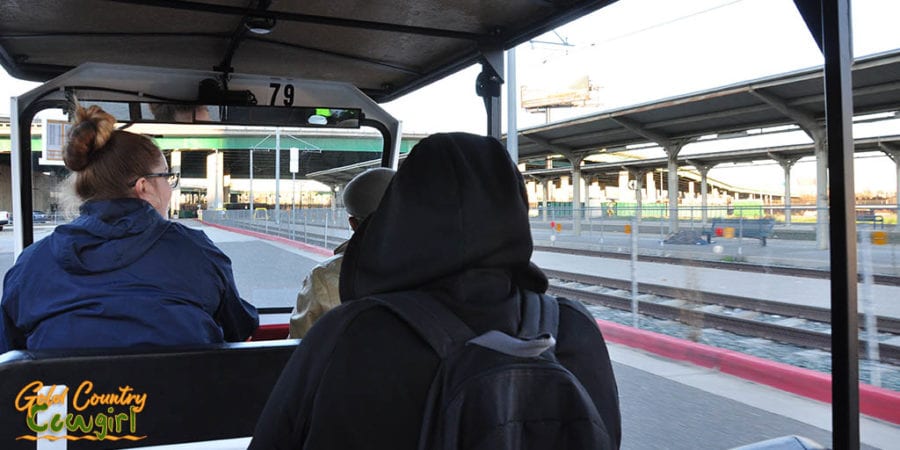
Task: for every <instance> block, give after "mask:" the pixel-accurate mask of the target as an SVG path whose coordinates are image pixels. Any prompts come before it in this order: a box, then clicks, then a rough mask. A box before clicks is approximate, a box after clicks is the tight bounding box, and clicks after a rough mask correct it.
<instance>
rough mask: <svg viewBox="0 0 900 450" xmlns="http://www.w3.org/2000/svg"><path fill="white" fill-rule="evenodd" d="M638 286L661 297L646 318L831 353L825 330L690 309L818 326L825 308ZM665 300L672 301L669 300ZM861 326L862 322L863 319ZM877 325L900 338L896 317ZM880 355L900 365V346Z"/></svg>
mask: <svg viewBox="0 0 900 450" xmlns="http://www.w3.org/2000/svg"><path fill="white" fill-rule="evenodd" d="M545 273H546V274H547V276H549V277H551V278H556V279H559V280H564V281H571V282H576V283H580V284H584V285H588V286H603V287H607V288H611V289H616V290H624V291H626V292H627V291H630V289H631V282H630V281H626V280H614V279H609V278H602V277H593V276H588V275H582V274H574V273H568V272H560V271H554V270H545ZM639 287H640V293H641V294H642V295H646V294H649V295H654V296H657V297H660V298H661V299H660V300H659V302H650V301H642V302H640V303H639V307H638V309H639V312H640V313H642V314H645V315H648V316H652V317H656V318H659V319H665V320H674V321H679V322H682V323H685V324H688V325H691V326H695V327H700V328H717V329H720V330H724V331H729V332H732V333H735V334H740V335H745V336H754V337H761V338H765V339H771V340H775V341H779V342H784V343H787V344H792V345H798V346H801V347H809V348H817V349H820V350H826V351H830V350H831V334H830V333H828V332H825V331H817V330H812V329H805V328H800V327H795V326H788V325H782V324H779V323H773V322H767V321H763V320H755V319H751V318H746V317H741V316H738V315H731V314H726V313H724V312H712V311H704V310H700V309H696V308H691V307H690V304H691V303H693V304H694V305H697V304H700V305H719V306H722V307H724V308H730V309H732V310H737V309H740V310H744V311H755V312H756V313H760V314H772V315H778V316H784V317H799V318H804V319H807V320H811V321H815V322H823V323H828V321H829V319H830V313H829V312H828V310H824V309H822V308H815V307H809V306H803V305H790V304H784V303H777V302H769V301H761V300H756V299H750V298H746V297H738V296H733V295H723V294H717V293H709V292H702V293H698V292H697V291H691V290H688V289H681V288H673V287H670V286H660V285H651V284H644V283H641V284H640V285H639ZM549 292H550V293H552V294H554V295H559V296H563V297H567V298H572V299H577V300H583V301H586V302H588V303H595V304H600V305H603V306H606V307H610V308H615V309H620V310H625V311H630V310H631V296H630V293H629V294H626V295H616V294H613V293H600V292H594V291H590V290H586V289H585V288H576V287H570V286H563V285H561V283H551V285H550V290H549ZM666 299H668V300H669V301H666ZM672 300H675V301H672ZM678 301H684V302H685V303H687V304H686V305H679V304H678V303H679V302H678ZM860 323H863V322H862V321H861V322H860ZM877 323H878V329H879V331H880V332H884V333H891V334H900V321H898V320H896V319H893V318H889V317H879V318H878V321H877ZM864 346H865V343H863V342H860V351H861V353H864V352H865V348H864ZM879 353H880V356H881V360H882V361H883V362H885V363H889V364H894V365H900V347H898V346H894V345H890V344H885V343H881V344H879Z"/></svg>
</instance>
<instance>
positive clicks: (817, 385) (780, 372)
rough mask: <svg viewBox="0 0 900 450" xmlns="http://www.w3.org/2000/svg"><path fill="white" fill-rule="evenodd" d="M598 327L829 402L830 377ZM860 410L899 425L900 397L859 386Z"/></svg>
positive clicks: (676, 356) (611, 335)
mask: <svg viewBox="0 0 900 450" xmlns="http://www.w3.org/2000/svg"><path fill="white" fill-rule="evenodd" d="M597 324H598V325H599V326H600V329H601V330H602V331H603V336H604V337H605V338H606V340H607V341H609V342H613V343H617V344H621V345H625V346H627V347H631V348H637V349H641V350H645V351H648V352H651V353H654V354H656V355H659V356H663V357H665V358H669V359H673V360H677V361H684V362H688V363H691V364H695V365H698V366H701V367H705V368H708V369H716V370H719V371H720V372H722V373H727V374H729V375H733V376H736V377H739V378H743V379H745V380H749V381H753V382H755V383H760V384H764V385H767V386H771V387H773V388H776V389H780V390H783V391H787V392H791V393H794V394H797V395H800V396H803V397H807V398H811V399H813V400H819V401H822V402H827V403H830V402H831V377H830V376H829V375H827V374H824V373H821V372H816V371H814V370H809V369H802V368H799V367H794V366H791V365H788V364H782V363H778V362H773V361H768V360H765V359H762V358H758V357H755V356H750V355H745V354H743V353H739V352H735V351H732V350H726V349H721V348H716V347H712V346H709V345H704V344H698V343H696V342H691V341H687V340H684V339H678V338H674V337H671V336H666V335H662V334H658V333H652V332H649V331H645V330H639V329H635V328H632V327H629V326H625V325H621V324H618V323H615V322H609V321H605V320H597ZM859 408H860V412H862V413H863V414H866V415H869V416H872V417H875V418H878V419H881V420H884V421H887V422H890V423H893V424H895V425H898V424H900V393H897V392H894V391H891V390H888V389H882V388H877V387H874V386H869V385H860V387H859Z"/></svg>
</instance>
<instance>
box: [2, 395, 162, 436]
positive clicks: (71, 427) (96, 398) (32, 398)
mask: <svg viewBox="0 0 900 450" xmlns="http://www.w3.org/2000/svg"><path fill="white" fill-rule="evenodd" d="M69 394H70V388H69V387H68V386H64V385H45V384H44V383H43V382H42V381H32V382H31V383H28V384H27V385H25V387H23V388H22V390H21V391H19V394H18V395H17V396H16V400H15V408H16V410H17V411H20V412H24V413H25V425H26V426H27V427H28V429H29V430H31V431H33V432H34V433H35V434H34V435H30V434H29V435H22V436H18V437H16V440H28V441H37V440H40V439H46V440H49V441H57V440H60V439H65V440H69V441H78V440H89V441H103V440H110V441H118V440H123V439H124V440H129V441H139V440H141V439H144V438H146V437H147V436H138V435H137V428H138V427H137V419H138V415H139V414H140V413H141V411H143V410H144V407H145V406H146V405H147V394H146V393H140V392H136V391H135V390H134V388H132V387H131V386H128V385H125V386H117V387H116V388H115V389H113V390H111V391H109V390H106V391H101V390H100V389H97V388H95V387H94V383H93V382H92V381H90V380H85V381H82V382H81V384H80V385H78V388H77V389H75V390H74V392H71V397H70V396H69ZM69 409H72V410H74V412H69V411H68V410H69Z"/></svg>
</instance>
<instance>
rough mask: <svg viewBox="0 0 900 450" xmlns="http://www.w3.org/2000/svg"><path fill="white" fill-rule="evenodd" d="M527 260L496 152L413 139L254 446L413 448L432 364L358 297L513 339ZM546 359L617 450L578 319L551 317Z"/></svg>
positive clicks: (607, 381)
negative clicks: (448, 315)
mask: <svg viewBox="0 0 900 450" xmlns="http://www.w3.org/2000/svg"><path fill="white" fill-rule="evenodd" d="M531 253H532V240H531V231H530V225H529V222H528V201H527V197H526V194H525V186H524V184H523V181H522V176H521V174H520V173H519V172H518V170H517V169H516V167H515V165H514V164H513V162H512V161H511V160H510V158H509V156H508V154H507V153H506V150H505V149H504V148H503V146H502V144H500V142H498V141H497V140H495V139H493V138H488V137H482V136H475V135H470V134H464V133H450V134H436V135H432V136H430V137H428V138H426V139H423V140H422V141H421V142H419V143H418V144H417V145H416V146H415V148H413V150H412V152H411V153H410V154H409V157H408V158H407V159H406V161H405V162H404V164H403V166H402V167H401V168H400V170H399V171H398V172H397V174H396V175H395V176H394V179H393V181H392V183H391V185H390V186H389V187H388V189H387V191H386V192H385V194H384V197H383V198H382V201H381V204H380V205H379V207H378V209H377V210H376V211H375V213H373V214H372V215H371V216H370V217H369V218H368V219H367V220H366V221H365V222H363V223H362V225H361V226H360V227H359V229H358V230H357V231H356V233H354V235H353V237H352V238H351V239H350V243H349V245H348V247H347V250H346V253H345V256H344V263H343V266H342V269H341V280H340V291H341V301H342V304H341V306H339V307H338V308H335V309H334V310H332V311H331V312H329V313H328V314H326V315H325V316H324V317H322V318H321V319H320V321H319V322H317V323H316V325H315V326H313V327H312V329H311V330H310V331H309V333H308V334H307V335H306V337H305V339H304V340H303V341H301V343H300V345H299V346H298V348H297V350H296V351H295V353H294V355H293V356H292V357H291V360H290V361H289V362H288V364H287V365H286V367H285V369H284V371H283V373H282V375H281V378H280V379H279V381H278V383H277V384H276V386H275V387H274V389H273V391H272V394H271V396H270V398H269V401H268V403H267V404H266V407H265V409H264V410H263V413H262V415H261V416H260V419H259V421H258V423H257V427H256V431H255V433H254V436H253V440H252V442H251V444H250V448H251V449H280V448H284V449H288V448H290V449H299V448H303V449H337V448H340V449H363V448H365V449H415V448H417V443H418V439H419V432H420V427H421V424H422V411H423V407H424V405H425V402H426V395H427V393H428V390H429V387H430V384H431V382H432V379H433V378H434V376H435V373H436V371H437V369H438V364H439V358H438V357H437V355H436V354H435V353H434V352H433V351H432V349H431V348H430V347H429V346H428V344H427V343H426V342H425V341H423V340H422V339H421V338H420V337H419V336H418V335H417V334H416V333H415V332H414V331H413V330H412V329H411V328H410V327H409V326H408V325H407V324H406V323H405V322H403V320H402V319H400V318H398V317H397V316H395V315H394V313H392V312H391V311H389V310H387V309H386V308H384V307H379V306H377V305H375V304H374V303H371V302H362V301H354V300H355V299H362V298H366V297H372V296H374V297H377V296H378V294H383V293H390V292H398V291H407V292H408V291H413V292H414V293H415V295H421V296H422V297H423V298H426V297H430V298H431V299H436V300H438V301H440V302H441V303H442V304H444V305H445V306H447V307H448V308H449V309H450V310H452V311H453V312H454V313H456V314H457V315H458V316H459V317H460V318H461V319H462V320H463V322H465V323H466V324H467V325H468V326H469V327H470V328H472V330H473V331H474V332H475V333H476V334H481V333H484V332H486V331H489V330H500V331H503V332H505V333H507V334H515V331H516V329H517V328H518V325H519V323H518V322H519V318H520V301H521V300H520V299H521V296H520V290H523V289H524V290H530V291H534V292H539V293H543V292H544V291H546V289H547V278H546V276H545V275H544V274H543V273H542V272H541V271H540V269H538V268H537V267H536V266H535V265H533V264H532V263H531V262H530V260H531ZM556 355H557V358H558V359H559V361H560V362H561V363H562V364H563V365H564V366H565V367H566V368H568V369H569V370H570V371H571V372H572V373H573V374H574V375H575V376H576V377H577V378H578V379H579V381H581V383H582V384H583V385H584V387H585V388H586V390H587V391H588V393H589V395H590V396H591V398H592V399H593V400H594V402H595V404H596V406H597V409H598V411H599V412H600V414H601V416H602V418H603V420H604V422H605V425H606V428H607V430H608V431H609V433H610V436H611V437H612V439H613V440H614V442H615V444H616V445H618V444H619V442H620V439H621V425H620V416H619V404H618V393H617V388H616V383H615V378H614V376H613V372H612V366H611V363H610V360H609V354H608V352H607V349H606V344H605V342H604V340H603V336H602V335H601V333H600V330H599V329H598V327H597V325H596V323H595V322H594V321H593V320H591V319H590V318H589V315H588V314H587V313H586V311H584V310H583V309H575V308H571V307H562V306H561V307H560V325H559V335H558V336H557V347H556Z"/></svg>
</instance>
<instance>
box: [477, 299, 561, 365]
mask: <svg viewBox="0 0 900 450" xmlns="http://www.w3.org/2000/svg"><path fill="white" fill-rule="evenodd" d="M521 305H522V319H521V322H520V324H519V332H518V334H517V335H516V336H510V335H508V334H506V333H504V332H502V331H497V330H493V331H488V332H487V333H484V334H482V335H481V336H478V337H476V338H474V339H470V340H469V341H468V342H467V344H473V345H478V346H481V347H485V348H489V349H491V350H494V351H497V352H500V353H505V354H507V355H510V356H518V357H520V358H536V357H538V356H540V355H541V354H542V353H544V352H546V351H547V350H551V349H553V348H554V347H555V346H556V333H557V331H558V329H559V303H558V302H557V301H556V298H554V297H551V296H548V295H543V294H538V293H536V292H532V291H526V290H523V291H522V302H521Z"/></svg>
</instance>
